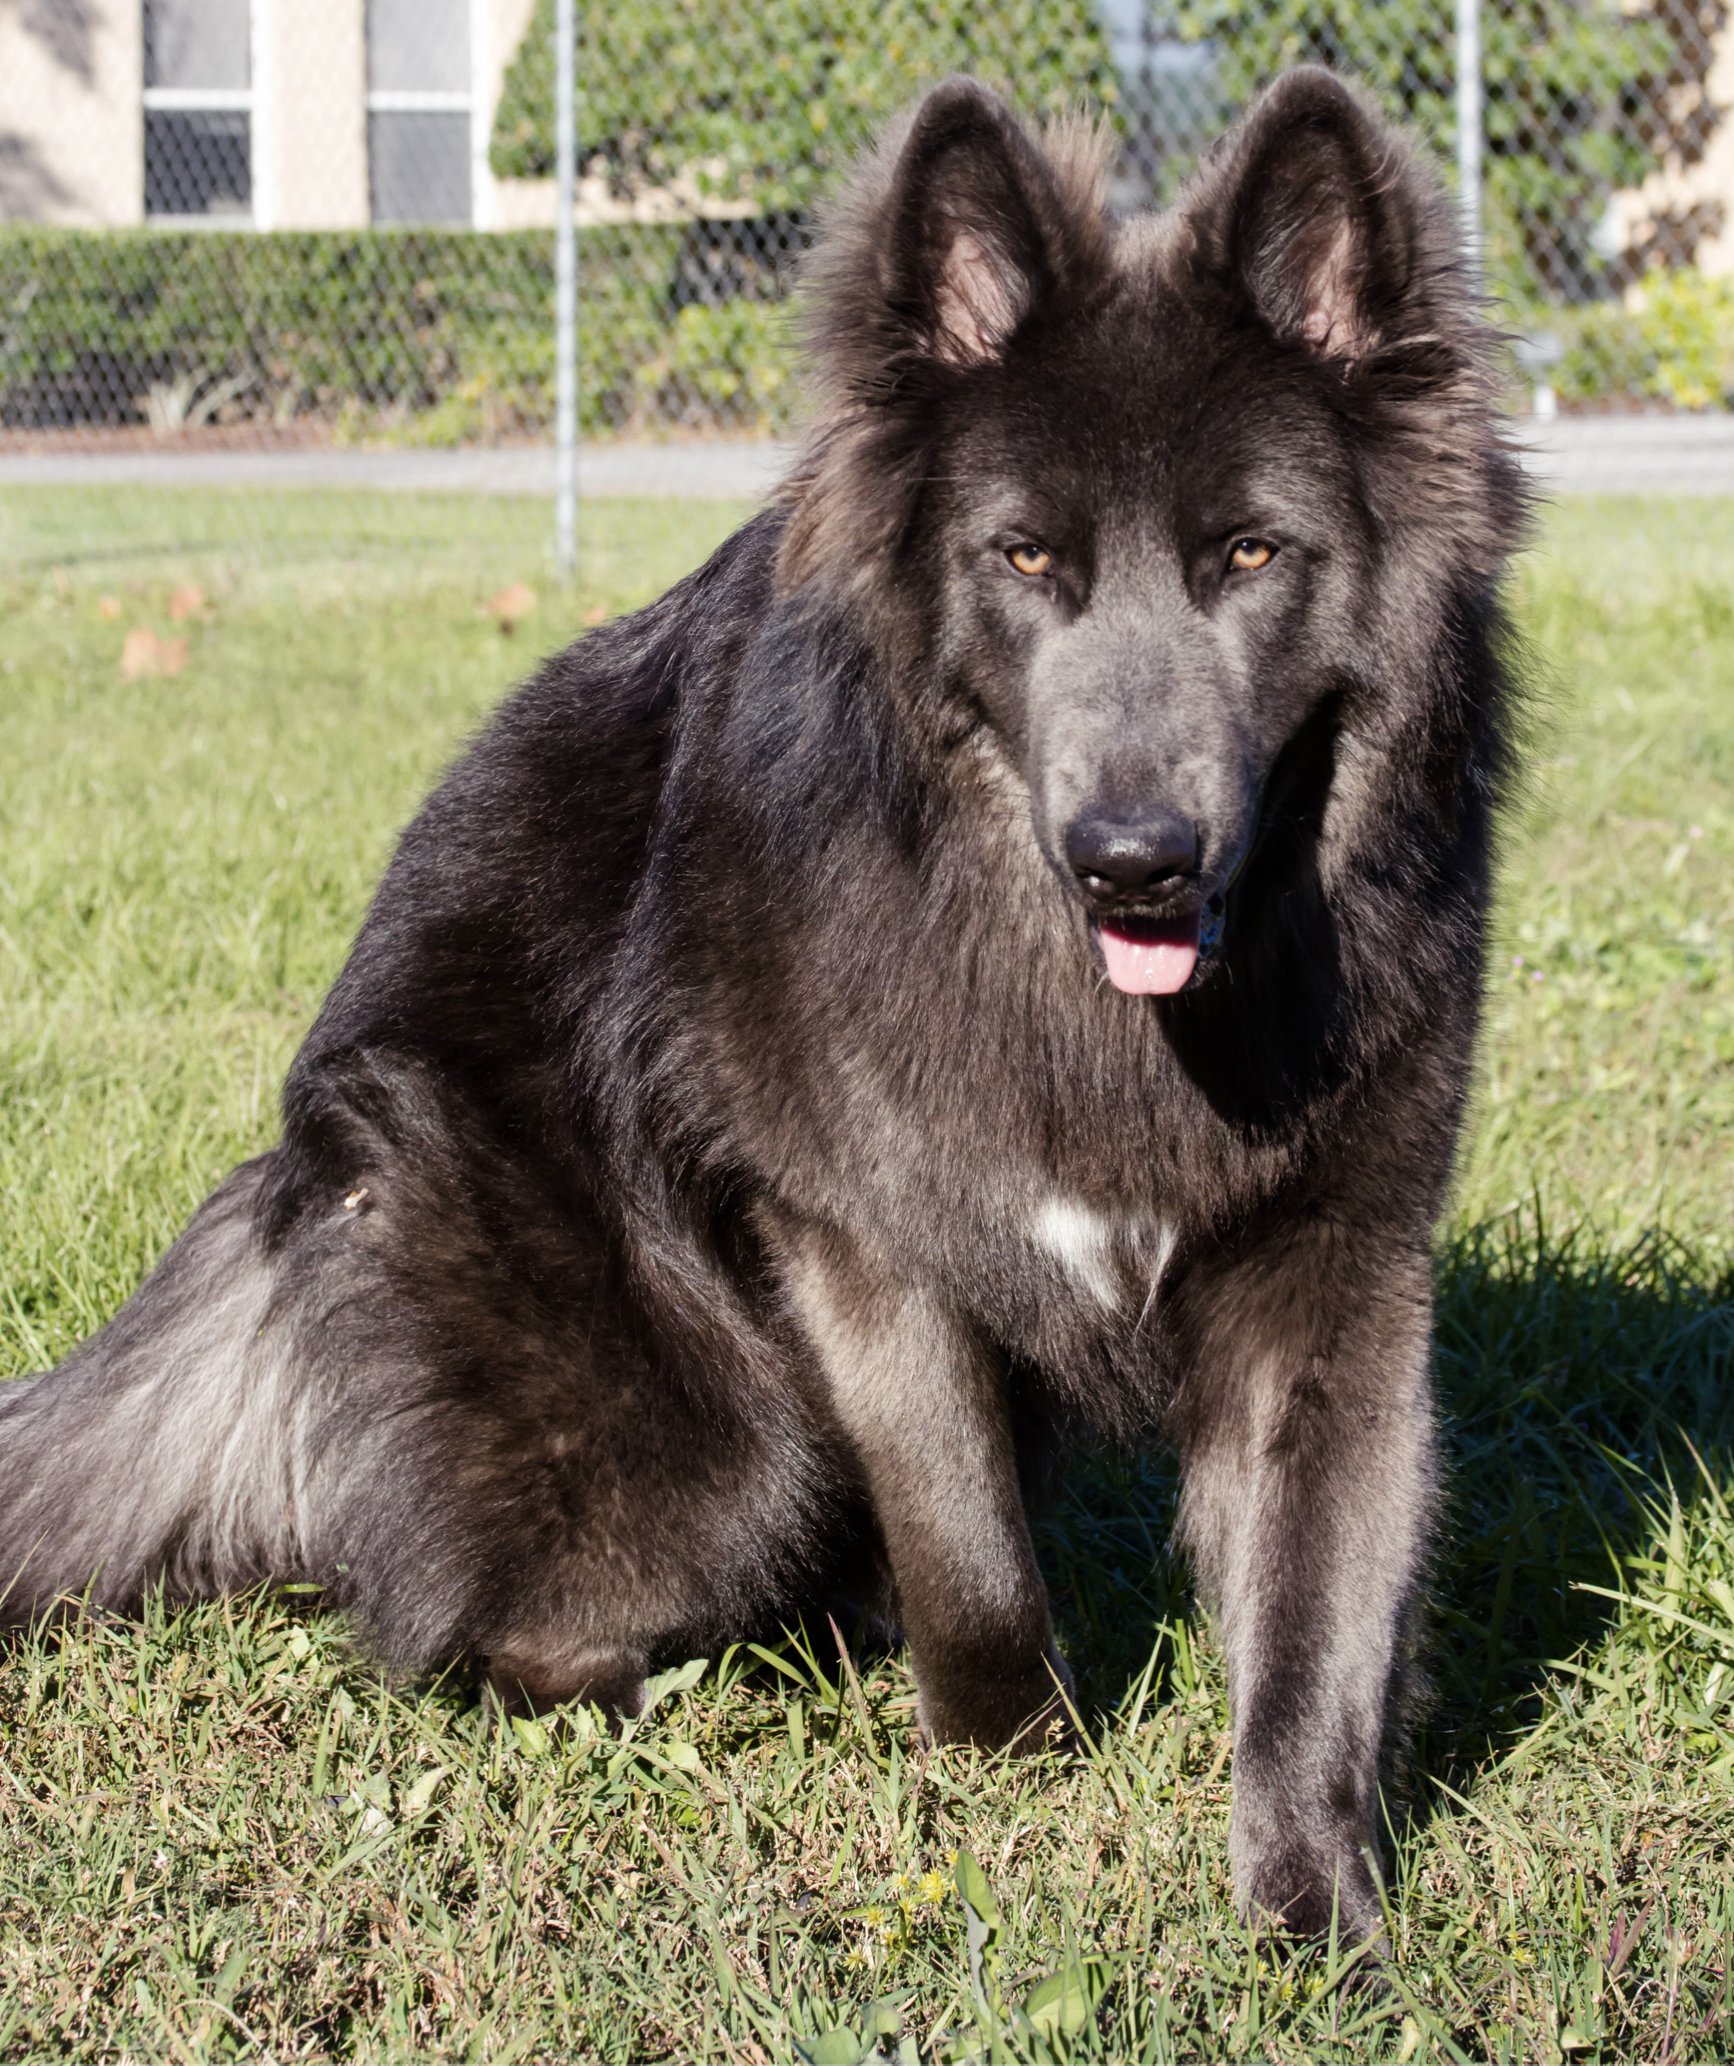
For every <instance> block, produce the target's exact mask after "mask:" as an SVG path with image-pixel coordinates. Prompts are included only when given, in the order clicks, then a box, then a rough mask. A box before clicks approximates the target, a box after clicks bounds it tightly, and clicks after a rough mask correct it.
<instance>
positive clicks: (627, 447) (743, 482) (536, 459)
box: [0, 413, 1734, 502]
mask: <svg viewBox="0 0 1734 2066" xmlns="http://www.w3.org/2000/svg"><path fill="white" fill-rule="evenodd" d="M1520 435H1521V439H1522V443H1523V446H1524V450H1525V453H1526V455H1527V457H1528V460H1529V463H1530V465H1531V467H1532V468H1533V470H1534V472H1535V474H1536V476H1537V478H1538V480H1540V481H1541V482H1542V483H1543V484H1544V485H1545V486H1547V487H1548V488H1550V489H1552V490H1554V491H1555V492H1557V493H1563V494H1584V493H1596V494H1620V493H1629V492H1633V491H1637V490H1644V491H1647V492H1651V493H1663V494H1677V495H1734V413H1729V414H1726V415H1718V416H1562V417H1559V418H1557V419H1556V420H1555V421H1554V422H1553V423H1551V424H1543V423H1537V422H1535V421H1533V420H1532V419H1526V420H1525V421H1524V423H1523V424H1522V426H1521V432H1520ZM792 451H793V447H792V446H790V445H788V444H786V443H778V442H775V441H769V440H767V441H762V442H753V441H747V440H740V441H736V440H730V439H721V438H719V439H715V440H713V441H709V442H702V443H701V442H694V443H688V444H648V443H631V444H606V445H603V444H597V445H585V446H582V447H581V448H580V450H579V455H578V491H579V493H580V495H585V496H607V495H674V496H693V497H698V498H702V499H706V500H712V501H717V500H730V501H733V500H739V501H742V502H758V501H761V500H762V499H763V498H764V496H765V495H766V494H767V493H768V492H769V490H770V489H771V488H772V487H773V486H774V485H775V483H776V481H777V480H778V479H779V477H780V476H781V474H782V472H783V470H784V469H785V468H786V467H787V465H788V463H789V459H790V456H791V453H792ZM26 483H37V484H47V483H53V484H59V485H72V484H75V483H76V484H81V485H97V484H121V485H128V486H137V487H152V488H156V487H185V488H194V487H203V488H376V489H386V490H394V491H413V492H416V493H420V494H430V495H431V494H447V495H538V496H551V495H552V494H553V492H554V454H553V451H552V449H551V448H549V447H546V446H520V447H515V448H510V449H507V450H503V451H481V450H457V451H449V452H428V451H403V450H390V451H332V450H329V449H323V450H322V449H317V448H316V449H312V450H305V449H303V450H290V451H276V452H273V451H270V450H262V451H258V452H232V451H231V452H185V453H181V452H174V451H137V450H132V451H116V452H100V451H95V452H54V453H10V454H9V453H0V490H3V489H5V488H7V487H14V486H22V485H24V484H26Z"/></svg>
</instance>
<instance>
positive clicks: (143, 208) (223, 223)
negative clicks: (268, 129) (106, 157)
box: [138, 0, 474, 230]
mask: <svg viewBox="0 0 1734 2066" xmlns="http://www.w3.org/2000/svg"><path fill="white" fill-rule="evenodd" d="M471 4H472V11H473V8H474V0H471ZM270 5H271V0H248V6H247V84H246V85H245V86H147V85H145V83H144V69H145V46H144V15H145V0H138V21H139V106H140V110H141V118H142V119H141V124H140V128H141V134H140V141H139V188H140V214H141V217H142V219H143V222H144V225H145V227H146V228H147V229H163V230H257V229H264V228H266V227H267V226H268V224H269V222H270V219H271V217H270V209H269V207H268V206H267V205H266V203H265V200H264V197H263V194H262V185H263V182H262V179H261V173H262V169H263V164H264V158H265V154H264V153H263V152H262V151H261V150H260V148H259V127H260V109H261V106H262V104H263V101H264V96H263V94H262V93H261V91H260V84H259V80H260V74H261V72H262V71H263V69H264V66H263V63H262V58H263V54H264V52H265V50H266V49H267V48H268V45H267V43H266V40H265V32H266V29H267V27H268V24H267V21H266V14H267V11H268V10H269V8H270ZM154 114H187V115H205V114H210V115H245V116H246V118H247V210H246V213H245V214H244V215H242V214H234V215H214V214H211V213H209V212H207V213H205V214H203V215H165V214H156V215H153V214H152V213H151V212H150V208H149V205H148V201H147V199H146V197H147V196H148V194H149V192H150V185H149V182H148V180H147V179H146V178H145V154H146V152H148V150H149V148H150V144H149V135H150V122H149V118H150V117H151V116H152V115H154Z"/></svg>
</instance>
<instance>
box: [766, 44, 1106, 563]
mask: <svg viewBox="0 0 1734 2066" xmlns="http://www.w3.org/2000/svg"><path fill="white" fill-rule="evenodd" d="M1110 142H1111V139H1110V138H1109V137H1108V135H1107V133H1106V132H1105V131H1103V130H1099V129H1097V128H1094V127H1092V126H1091V125H1090V124H1089V123H1087V122H1084V121H1082V120H1079V121H1075V122H1071V123H1061V124H1059V125H1056V126H1055V127H1053V128H1050V129H1048V130H1046V131H1045V132H1044V133H1043V134H1042V136H1041V137H1040V139H1039V140H1038V139H1037V138H1036V137H1034V136H1032V135H1031V134H1030V132H1029V131H1028V130H1026V129H1025V128H1024V127H1023V125H1022V124H1021V123H1020V122H1019V121H1018V120H1017V118H1016V117H1015V116H1014V115H1013V114H1012V113H1011V111H1010V109H1008V108H1007V107H1006V105H1005V104H1004V102H1003V101H1001V100H1000V99H999V98H998V97H997V96H996V95H994V94H992V93H990V92H989V91H988V89H987V88H986V87H985V86H981V85H978V84H977V83H976V82H975V81H974V80H973V79H948V80H946V82H945V83H944V84H943V85H941V86H936V87H935V88H934V89H933V91H932V92H931V93H929V94H928V95H927V96H926V98H925V99H924V100H922V101H921V102H919V103H918V104H917V106H916V107H915V108H914V109H913V110H912V111H911V112H910V113H909V114H908V115H906V116H905V117H904V119H903V121H902V122H901V123H900V124H899V125H898V126H897V127H896V128H894V129H893V130H892V131H891V132H890V134H888V135H887V136H886V137H885V139H884V140H883V142H882V143H881V144H880V146H879V148H878V150H877V151H875V152H874V153H873V154H872V155H871V156H869V157H868V158H867V159H866V160H865V161H864V162H863V163H862V164H861V165H860V166H859V167H858V168H857V170H856V172H855V174H854V177H853V178H852V179H851V180H850V182H849V184H848V186H847V188H846V189H845V190H844V193H843V195H842V197H841V198H840V200H839V201H838V203H837V204H836V206H835V207H834V208H833V209H832V211H831V212H830V214H829V217H828V219H827V220H826V222H825V225H824V230H823V234H822V235H821V237H820V239H819V243H818V245H817V247H816V249H815V250H814V252H813V255H812V257H811V258H810V259H809V260H808V262H807V265H806V267H805V268H804V271H803V275H802V288H803V298H804V299H805V301H806V305H807V317H806V332H807V346H808V359H809V363H810V367H811V375H812V384H813V388H814V391H815V399H816V401H817V404H818V407H817V411H816V415H815V421H814V424H813V429H812V434H811V435H810V437H809V439H808V441H807V447H806V450H805V452H804V453H803V455H802V460H801V463H800V464H799V465H798V466H797V468H796V471H795V473H794V475H793V477H792V478H791V479H790V481H789V482H788V484H787V486H786V487H785V490H784V500H785V501H786V502H787V503H788V504H789V505H790V516H789V522H788V526H787V529H786V531H785V533H784V538H783V544H782V550H781V554H780V557H779V564H778V579H779V584H780V585H781V586H782V587H783V588H784V589H788V588H792V587H797V586H799V585H800V584H801V583H803V582H805V581H807V580H808V579H810V578H811V577H812V576H813V575H815V574H817V573H819V572H821V571H822V570H826V569H828V570H829V571H830V572H831V573H832V574H834V575H837V576H840V577H842V578H844V579H846V580H849V581H859V580H863V579H864V578H865V576H866V574H867V572H868V570H869V569H870V568H871V567H872V566H874V565H875V564H876V563H877V562H878V561H879V560H880V558H881V557H882V555H883V554H884V553H886V552H887V551H890V550H893V549H894V548H895V546H896V543H897V540H898V539H899V537H900V536H901V535H902V533H903V530H904V527H905V526H906V524H907V521H908V518H909V514H910V511H911V508H912V507H913V503H914V500H915V498H916V496H917V495H918V493H919V488H920V483H921V481H922V480H923V479H924V478H925V476H926V473H927V471H928V468H927V445H928V442H929V440H930V438H931V435H932V431H933V426H934V415H933V406H932V405H934V404H936V403H937V402H938V401H939V400H940V399H942V398H943V397H944V396H945V395H947V394H949V393H951V392H953V391H954V390H955V389H956V387H957V386H958V384H959V383H960V382H961V381H965V380H967V379H969V378H971V377H972V376H974V375H976V374H978V373H980V372H981V371H982V370H983V369H984V368H988V367H991V366H993V365H994V364H996V363H997V362H998V361H1000V360H1002V359H1004V358H1005V357H1006V356H1007V355H1008V354H1010V353H1012V352H1014V351H1015V350H1016V349H1017V346H1018V342H1019V339H1020V337H1021V336H1022V335H1023V334H1024V333H1025V332H1026V331H1027V330H1029V329H1032V328H1033V327H1035V326H1036V325H1037V324H1038V323H1040V322H1042V321H1043V320H1044V319H1045V318H1047V317H1048V316H1052V315H1060V314H1062V313H1063V312H1064V310H1065V309H1066V308H1068V307H1070V306H1073V305H1075V303H1076V302H1077V300H1078V299H1080V298H1081V297H1082V296H1084V295H1086V294H1088V293H1089V291H1090V290H1091V288H1092V286H1093V285H1094V284H1095V282H1097V281H1098V280H1100V279H1101V278H1103V277H1104V276H1105V275H1106V273H1107V271H1108V264H1109V227H1108V216H1107V208H1106V189H1107V171H1106V168H1107V160H1108V152H1109V147H1110Z"/></svg>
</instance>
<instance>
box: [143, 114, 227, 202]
mask: <svg viewBox="0 0 1734 2066" xmlns="http://www.w3.org/2000/svg"><path fill="white" fill-rule="evenodd" d="M250 127H251V124H250V121H249V118H248V116H247V115H246V113H245V112H244V111H243V110H239V109H231V108H146V109H145V213H146V214H147V215H238V216H243V217H245V216H247V215H249V214H251V212H252V207H253V178H252V165H251V158H252V152H251V150H250V149H249V136H248V131H249V129H250Z"/></svg>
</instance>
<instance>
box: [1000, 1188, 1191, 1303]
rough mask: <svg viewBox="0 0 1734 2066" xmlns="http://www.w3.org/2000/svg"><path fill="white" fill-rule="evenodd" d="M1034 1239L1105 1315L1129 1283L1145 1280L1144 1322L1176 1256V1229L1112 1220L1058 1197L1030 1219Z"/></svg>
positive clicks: (1078, 1202) (1073, 1200) (1043, 1204)
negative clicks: (1164, 1276) (1158, 1288)
mask: <svg viewBox="0 0 1734 2066" xmlns="http://www.w3.org/2000/svg"><path fill="white" fill-rule="evenodd" d="M1030 1237H1031V1239H1032V1240H1033V1241H1034V1242H1035V1245H1036V1246H1037V1247H1038V1248H1040V1249H1041V1250H1042V1251H1043V1253H1044V1254H1046V1255H1049V1256H1052V1258H1053V1259H1054V1261H1055V1262H1057V1263H1058V1264H1059V1266H1060V1268H1061V1269H1062V1270H1063V1271H1064V1272H1065V1275H1066V1276H1067V1278H1068V1279H1069V1280H1070V1281H1071V1282H1072V1283H1073V1284H1075V1285H1076V1286H1077V1287H1078V1289H1079V1290H1080V1291H1083V1292H1085V1293H1087V1294H1088V1295H1089V1296H1090V1297H1091V1298H1093V1299H1094V1300H1095V1301H1096V1303H1097V1304H1098V1305H1099V1306H1101V1307H1102V1308H1103V1310H1104V1311H1106V1312H1114V1311H1116V1310H1117V1309H1118V1307H1119V1306H1120V1303H1121V1299H1122V1294H1123V1291H1124V1289H1125V1286H1126V1284H1127V1283H1128V1281H1131V1282H1136V1281H1138V1280H1140V1279H1143V1280H1146V1281H1147V1286H1148V1288H1147V1292H1146V1295H1145V1298H1144V1300H1143V1304H1142V1310H1141V1311H1140V1313H1139V1316H1138V1317H1139V1319H1140V1320H1142V1319H1143V1318H1144V1317H1145V1315H1146V1314H1148V1312H1149V1311H1150V1308H1151V1306H1152V1305H1153V1304H1154V1303H1155V1299H1156V1292H1157V1287H1158V1286H1159V1285H1160V1283H1161V1281H1162V1272H1163V1271H1164V1270H1165V1269H1166V1268H1167V1266H1168V1258H1169V1257H1170V1256H1171V1255H1172V1254H1173V1252H1174V1229H1173V1228H1172V1227H1171V1226H1169V1225H1168V1224H1167V1222H1166V1221H1163V1220H1151V1219H1142V1218H1140V1219H1138V1220H1136V1221H1126V1220H1115V1219H1110V1218H1109V1217H1108V1216H1107V1215H1106V1214H1105V1213H1100V1212H1098V1211H1097V1210H1096V1209H1095V1207H1094V1206H1092V1205H1085V1204H1084V1203H1083V1201H1082V1200H1081V1199H1077V1198H1065V1197H1061V1196H1059V1195H1058V1194H1055V1195H1054V1196H1052V1197H1049V1198H1044V1199H1043V1200H1042V1202H1041V1204H1040V1205H1039V1206H1038V1207H1037V1208H1036V1210H1035V1212H1034V1213H1033V1214H1032V1215H1031V1219H1030Z"/></svg>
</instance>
